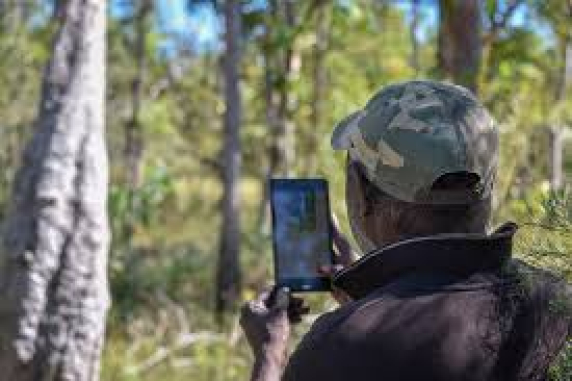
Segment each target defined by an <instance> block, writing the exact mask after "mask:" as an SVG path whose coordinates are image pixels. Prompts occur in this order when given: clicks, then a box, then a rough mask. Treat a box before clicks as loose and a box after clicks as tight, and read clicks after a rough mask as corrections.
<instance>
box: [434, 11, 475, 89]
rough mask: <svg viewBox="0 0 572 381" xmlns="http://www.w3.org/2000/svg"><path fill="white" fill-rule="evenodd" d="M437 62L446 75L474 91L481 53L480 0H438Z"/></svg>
mask: <svg viewBox="0 0 572 381" xmlns="http://www.w3.org/2000/svg"><path fill="white" fill-rule="evenodd" d="M439 5H440V6H439V15H440V24H439V49H438V62H439V67H440V69H441V71H442V72H443V74H444V76H445V78H447V79H449V80H452V81H454V82H455V83H457V84H459V85H463V86H466V87H468V88H469V89H471V90H472V91H474V92H476V91H477V79H478V74H479V67H480V63H481V55H482V43H481V10H480V5H481V2H480V1H479V0H440V2H439Z"/></svg>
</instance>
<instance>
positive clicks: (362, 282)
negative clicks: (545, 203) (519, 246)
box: [283, 224, 572, 381]
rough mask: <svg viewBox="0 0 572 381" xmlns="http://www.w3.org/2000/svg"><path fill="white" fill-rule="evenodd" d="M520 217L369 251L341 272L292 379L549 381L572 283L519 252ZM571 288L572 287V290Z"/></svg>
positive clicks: (289, 372)
mask: <svg viewBox="0 0 572 381" xmlns="http://www.w3.org/2000/svg"><path fill="white" fill-rule="evenodd" d="M515 231H516V226H515V225H514V224H506V225H504V226H503V227H502V228H500V229H499V230H498V231H496V232H495V233H494V234H492V235H490V236H482V235H459V234H457V235H440V236H433V237H425V238H418V239H412V240H408V241H403V242H400V243H397V244H395V245H391V246H389V247H386V248H384V249H382V250H379V251H377V252H374V253H372V254H369V255H367V256H365V257H363V258H362V259H360V260H359V261H358V262H356V263H355V264H354V265H353V266H351V267H350V268H348V269H346V270H345V271H343V272H342V273H341V274H339V276H338V277H337V278H336V279H335V281H334V283H335V285H336V286H338V287H340V288H342V289H343V290H345V291H346V292H347V293H348V294H349V295H351V296H352V297H353V298H354V301H353V302H351V303H348V304H346V305H343V306H342V307H341V308H338V309H337V310H335V311H334V312H331V313H328V314H325V315H323V316H321V317H320V318H319V319H318V320H317V321H316V322H315V323H314V325H313V327H312V328H311V330H310V331H309V332H308V334H307V335H306V336H305V337H304V338H303V340H302V341H301V343H300V344H299V346H298V348H297V350H296V351H295V352H294V354H293V355H292V356H291V358H290V361H289V364H288V366H287V368H286V371H285V374H284V377H283V380H287V381H293V380H296V381H309V380H318V381H322V380H323V381H337V380H346V381H347V380H349V381H366V380H389V381H392V380H399V381H408V380H425V381H431V380H447V381H451V380H463V381H472V380H474V381H477V380H479V381H480V380H499V381H500V380H503V381H508V380H543V379H545V378H546V373H547V368H548V366H549V364H550V362H551V361H552V360H553V359H554V357H555V355H556V354H557V353H558V352H559V350H560V349H561V348H562V346H563V345H564V342H565V340H566V338H567V337H570V335H571V333H572V332H571V330H572V328H571V325H572V323H571V320H572V319H571V314H570V309H569V308H568V307H569V302H570V299H569V298H570V294H569V290H570V288H569V286H567V285H566V284H565V283H563V282H560V281H559V280H558V279H556V278H555V277H553V276H551V275H550V274H548V273H546V272H542V271H540V270H537V269H533V268H531V267H528V266H526V265H524V264H522V263H520V262H517V261H514V260H512V259H511V250H512V237H513V235H514V233H515ZM567 292H568V294H567Z"/></svg>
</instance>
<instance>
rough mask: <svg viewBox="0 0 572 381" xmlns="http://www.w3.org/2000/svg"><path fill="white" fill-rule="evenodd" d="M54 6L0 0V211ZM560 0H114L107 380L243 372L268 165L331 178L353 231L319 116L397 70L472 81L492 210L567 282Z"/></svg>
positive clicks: (260, 260) (569, 68) (265, 273)
mask: <svg viewBox="0 0 572 381" xmlns="http://www.w3.org/2000/svg"><path fill="white" fill-rule="evenodd" d="M65 2H66V1H65V0H57V1H56V0H21V1H20V0H18V1H14V0H12V1H11V0H3V1H0V10H1V15H0V57H2V59H1V60H0V80H1V81H2V86H0V166H1V168H2V169H3V171H2V176H0V216H4V214H5V211H6V205H7V204H8V203H9V197H8V195H9V191H10V189H11V184H12V182H13V178H14V172H15V169H16V168H17V167H18V165H19V164H20V162H21V151H22V148H23V144H24V142H25V141H26V140H27V138H28V137H29V136H30V133H31V126H32V121H33V119H34V117H35V114H36V106H35V105H36V104H37V102H38V99H39V95H40V94H39V89H40V83H41V80H42V67H43V66H44V64H45V62H46V60H47V59H48V57H49V53H50V45H49V41H51V38H52V36H53V32H54V30H55V29H56V27H57V23H58V21H59V20H60V15H61V12H60V11H58V9H60V8H61V6H62V4H63V3H65ZM571 5H572V3H571V1H570V0H550V1H541V0H474V1H473V0H471V1H460V0H284V1H282V0H242V1H239V0H236V1H230V0H228V1H225V0H109V6H108V13H109V23H108V46H107V56H108V74H107V75H108V78H107V80H108V89H107V114H106V119H107V144H108V149H109V154H110V158H111V180H112V181H111V189H110V202H109V212H110V214H111V224H112V230H113V235H114V240H113V244H112V250H111V258H110V279H111V286H112V293H113V298H114V305H113V308H112V310H111V315H110V318H109V319H108V323H109V329H108V344H107V347H106V351H105V355H104V371H103V372H104V373H103V379H105V380H122V381H123V380H131V379H138V380H139V379H142V380H155V379H161V380H179V379H180V380H183V379H185V380H186V379H194V380H231V379H243V378H244V377H245V376H244V375H245V374H246V372H247V369H248V367H249V363H250V358H249V355H248V353H247V351H246V350H245V348H244V343H243V340H242V338H241V337H240V331H239V330H238V328H237V325H236V317H235V315H234V310H233V306H235V305H236V304H237V303H238V302H240V300H242V299H244V298H247V297H249V296H251V295H252V294H253V293H254V292H255V291H256V290H259V289H260V288H262V287H263V286H264V285H266V284H268V283H269V282H270V280H271V279H272V273H271V268H272V266H271V265H272V259H271V258H272V257H271V244H270V229H269V224H268V218H267V217H266V216H267V212H266V211H267V208H266V204H267V195H266V181H267V179H268V178H269V177H271V176H277V175H278V176H284V175H289V176H323V177H326V178H327V179H328V180H329V182H330V185H331V192H332V195H331V200H332V206H333V209H334V210H335V212H336V213H337V215H338V216H339V217H340V220H341V222H342V227H343V228H347V225H346V223H345V218H344V216H345V206H344V200H343V168H344V157H343V155H339V154H334V153H333V152H332V151H331V150H330V148H329V135H330V131H331V129H332V126H333V125H334V123H335V122H336V121H338V120H339V119H341V118H342V117H344V116H346V115H347V114H349V113H350V112H352V111H355V110H356V109H358V108H360V107H361V106H362V105H363V104H364V103H365V101H367V99H368V98H369V97H370V96H371V94H372V93H373V92H374V91H376V90H377V89H379V88H380V87H382V86H384V85H386V84H388V83H391V82H395V81H402V80H407V79H411V78H414V77H417V78H434V79H443V80H452V81H455V82H458V83H461V84H465V85H466V86H468V87H471V88H472V89H474V90H475V91H476V92H478V95H479V97H480V98H481V99H482V100H483V102H484V103H485V104H486V105H487V106H488V107H489V108H490V109H491V111H492V113H493V114H494V115H495V117H496V119H497V121H498V123H499V128H500V131H501V145H502V149H501V163H500V173H499V179H498V186H497V189H496V194H495V222H496V223H498V222H501V221H503V220H505V219H509V218H510V219H514V220H516V221H517V222H519V223H521V224H522V225H523V227H522V229H521V232H520V233H519V236H518V237H519V238H518V252H519V255H520V256H521V257H523V258H526V259H527V260H528V261H532V262H535V263H540V264H542V265H543V266H545V267H549V268H552V269H555V270H558V271H561V272H563V273H565V274H566V275H567V276H569V277H570V276H571V275H570V274H571V273H572V271H571V270H570V263H571V262H572V260H571V259H570V255H571V254H570V245H572V237H571V236H570V235H571V234H572V233H571V229H570V221H571V220H572V217H571V216H570V210H571V208H570V203H569V199H570V193H567V191H566V189H567V187H569V184H570V174H571V173H572V172H571V171H572V147H571V140H570V136H571V133H570V126H571V124H572V111H571V110H572V93H571V77H572V58H571V56H572V48H571V33H572V18H571V14H572V13H571V11H570V10H571V9H572V6H571ZM58 6H59V7H58ZM229 26H230V27H229ZM231 30H232V33H227V32H229V31H231ZM346 231H347V229H346ZM239 253H240V254H239ZM217 279H218V280H217ZM312 302H313V303H314V306H315V307H316V311H317V312H318V311H321V310H323V309H324V308H328V306H331V305H330V304H329V302H328V301H327V299H326V298H320V297H316V298H313V300H312ZM215 310H218V311H219V312H220V313H223V314H224V315H223V316H226V317H227V318H226V319H221V320H224V324H223V325H221V326H219V325H216V324H215V323H214V320H213V313H214V311H215ZM562 369H565V368H562ZM568 369H570V368H568ZM564 371H565V370H559V371H555V373H554V374H555V375H554V377H564V378H562V379H568V378H566V377H567V376H566V375H563V374H564V373H562V372H564ZM558 372H560V373H558Z"/></svg>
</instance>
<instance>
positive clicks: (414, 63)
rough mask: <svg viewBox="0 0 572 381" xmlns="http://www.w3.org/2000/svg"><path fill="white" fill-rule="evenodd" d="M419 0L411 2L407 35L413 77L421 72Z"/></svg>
mask: <svg viewBox="0 0 572 381" xmlns="http://www.w3.org/2000/svg"><path fill="white" fill-rule="evenodd" d="M419 19H420V17H419V0H411V25H410V31H409V35H410V38H411V67H412V68H413V71H414V72H415V77H418V76H419V72H420V71H421V68H420V62H419V38H418V35H417V34H418V32H419V31H418V30H419Z"/></svg>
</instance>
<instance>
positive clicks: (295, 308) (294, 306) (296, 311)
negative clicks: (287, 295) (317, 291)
mask: <svg viewBox="0 0 572 381" xmlns="http://www.w3.org/2000/svg"><path fill="white" fill-rule="evenodd" d="M308 312H310V307H308V306H306V305H305V304H304V300H303V299H301V298H296V297H292V298H291V299H290V305H289V306H288V320H290V322H291V323H294V324H296V323H299V322H300V321H302V316H303V315H305V314H307V313H308Z"/></svg>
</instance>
